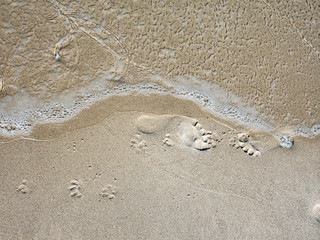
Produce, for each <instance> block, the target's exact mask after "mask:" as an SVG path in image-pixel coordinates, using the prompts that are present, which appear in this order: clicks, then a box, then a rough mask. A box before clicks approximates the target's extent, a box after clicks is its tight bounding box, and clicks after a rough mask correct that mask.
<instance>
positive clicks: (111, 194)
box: [100, 184, 117, 199]
mask: <svg viewBox="0 0 320 240" xmlns="http://www.w3.org/2000/svg"><path fill="white" fill-rule="evenodd" d="M116 193H117V190H116V187H115V186H113V185H110V184H109V185H107V186H106V187H105V188H103V189H102V191H101V193H100V195H101V196H102V197H106V198H109V199H113V198H115V196H116Z"/></svg>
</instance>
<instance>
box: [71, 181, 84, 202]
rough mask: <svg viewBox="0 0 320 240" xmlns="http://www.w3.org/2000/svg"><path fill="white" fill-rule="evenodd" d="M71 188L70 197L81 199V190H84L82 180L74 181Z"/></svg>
mask: <svg viewBox="0 0 320 240" xmlns="http://www.w3.org/2000/svg"><path fill="white" fill-rule="evenodd" d="M70 184H71V186H70V187H69V188H68V189H69V191H70V192H71V193H70V196H71V197H75V198H81V197H82V194H81V192H80V189H81V188H82V186H83V183H82V181H80V180H77V179H74V180H72V181H71V182H70Z"/></svg>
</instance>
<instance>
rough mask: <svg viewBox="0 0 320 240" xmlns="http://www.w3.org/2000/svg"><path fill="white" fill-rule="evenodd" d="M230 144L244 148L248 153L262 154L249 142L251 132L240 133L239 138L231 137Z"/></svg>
mask: <svg viewBox="0 0 320 240" xmlns="http://www.w3.org/2000/svg"><path fill="white" fill-rule="evenodd" d="M229 144H230V146H232V147H235V148H242V150H243V151H244V152H246V153H247V154H248V155H253V156H260V155H261V153H260V151H258V149H256V148H255V147H254V146H253V145H252V144H251V143H250V142H249V134H247V133H239V134H238V135H237V138H230V139H229Z"/></svg>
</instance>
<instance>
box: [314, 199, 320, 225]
mask: <svg viewBox="0 0 320 240" xmlns="http://www.w3.org/2000/svg"><path fill="white" fill-rule="evenodd" d="M312 215H313V217H314V218H315V219H316V220H317V221H318V222H319V223H320V203H317V204H316V205H314V207H313V208H312Z"/></svg>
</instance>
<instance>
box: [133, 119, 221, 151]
mask: <svg viewBox="0 0 320 240" xmlns="http://www.w3.org/2000/svg"><path fill="white" fill-rule="evenodd" d="M136 124H137V128H138V130H139V131H140V132H141V133H143V134H157V133H159V132H160V131H166V132H167V134H166V138H165V139H164V140H163V143H164V144H166V145H167V146H177V145H178V146H179V145H180V146H187V147H191V148H194V149H197V150H207V149H210V148H212V147H215V145H216V144H215V141H214V139H213V133H212V132H210V131H207V130H205V129H203V128H202V126H201V124H200V123H199V122H198V121H197V120H195V119H192V118H189V117H184V116H172V115H161V116H157V115H152V116H150V115H143V116H141V117H139V118H138V119H137V123H136ZM168 136H170V137H168Z"/></svg>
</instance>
